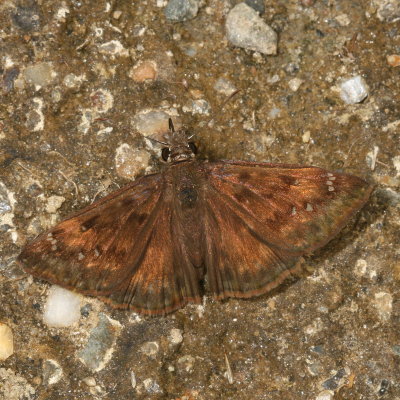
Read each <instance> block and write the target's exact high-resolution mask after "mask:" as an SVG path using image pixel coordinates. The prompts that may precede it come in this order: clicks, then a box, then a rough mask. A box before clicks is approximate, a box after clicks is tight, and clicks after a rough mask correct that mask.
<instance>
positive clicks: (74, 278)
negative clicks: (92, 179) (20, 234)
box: [19, 174, 200, 314]
mask: <svg viewBox="0 0 400 400" xmlns="http://www.w3.org/2000/svg"><path fill="white" fill-rule="evenodd" d="M171 213H172V211H171V207H170V204H169V200H168V196H166V195H165V182H164V179H163V175H162V174H155V175H148V176H145V177H143V178H140V179H138V180H136V181H135V182H132V183H131V184H129V185H127V186H125V187H124V188H122V189H121V190H119V191H116V192H113V193H111V194H110V195H108V196H106V197H104V198H103V199H101V200H99V201H97V202H96V203H94V204H92V205H90V206H88V207H86V208H84V209H82V210H81V211H79V212H78V213H76V214H74V215H73V216H71V217H70V218H67V219H66V220H64V221H62V222H60V223H59V224H58V225H56V226H55V227H53V228H52V229H50V230H49V231H47V232H44V233H42V234H41V235H39V236H38V237H37V238H36V239H35V240H33V241H32V242H31V243H29V244H28V245H27V246H26V247H25V248H24V249H23V251H22V253H21V255H20V256H19V261H20V262H21V263H22V264H23V265H24V269H25V270H26V271H27V272H29V273H30V274H32V275H33V276H36V277H38V278H41V279H44V280H46V281H49V282H51V283H54V284H57V285H60V286H62V287H65V288H67V289H71V290H77V291H79V292H81V293H83V294H88V295H94V296H100V297H102V298H103V299H104V300H105V301H109V302H111V303H112V304H113V305H115V306H117V307H121V308H131V309H134V310H136V311H138V312H141V313H143V314H165V313H167V312H170V311H173V310H175V309H177V308H180V307H181V306H183V305H184V304H186V303H187V302H188V301H191V300H193V301H197V302H198V301H200V298H199V296H198V293H197V292H196V293H195V292H194V291H195V290H196V286H195V285H193V284H192V285H191V286H190V285H188V281H189V280H190V279H191V277H187V271H188V270H189V269H188V268H186V266H185V265H183V264H184V263H185V259H184V258H180V257H179V252H180V251H181V250H180V249H179V248H178V246H177V244H176V243H175V242H174V240H173V238H172V231H171V229H170V225H171V219H172V215H171Z"/></svg>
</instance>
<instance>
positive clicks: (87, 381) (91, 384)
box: [82, 376, 96, 387]
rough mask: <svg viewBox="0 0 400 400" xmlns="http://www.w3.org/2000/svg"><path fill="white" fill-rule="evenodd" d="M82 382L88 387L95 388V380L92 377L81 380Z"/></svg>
mask: <svg viewBox="0 0 400 400" xmlns="http://www.w3.org/2000/svg"><path fill="white" fill-rule="evenodd" d="M82 382H83V383H84V384H85V385H86V386H88V387H95V386H96V379H94V378H93V376H88V377H86V378H84V379H83V380H82Z"/></svg>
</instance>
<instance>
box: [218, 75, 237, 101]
mask: <svg viewBox="0 0 400 400" xmlns="http://www.w3.org/2000/svg"><path fill="white" fill-rule="evenodd" d="M214 89H215V90H216V91H217V92H218V93H221V94H224V95H225V96H231V95H232V94H233V93H235V92H236V90H237V89H236V87H235V85H234V84H233V83H232V82H231V81H230V80H229V79H226V78H223V77H221V78H218V79H217V81H216V82H215V84H214Z"/></svg>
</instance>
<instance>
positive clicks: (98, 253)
mask: <svg viewBox="0 0 400 400" xmlns="http://www.w3.org/2000/svg"><path fill="white" fill-rule="evenodd" d="M99 255H100V251H99V249H98V248H97V247H95V248H94V256H95V257H98V256H99Z"/></svg>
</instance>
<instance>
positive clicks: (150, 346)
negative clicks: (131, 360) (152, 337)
mask: <svg viewBox="0 0 400 400" xmlns="http://www.w3.org/2000/svg"><path fill="white" fill-rule="evenodd" d="M159 349H160V346H159V345H158V343H157V342H146V343H144V344H142V346H141V347H140V351H141V352H142V353H143V354H146V356H149V357H152V356H155V355H156V354H157V353H158V350H159Z"/></svg>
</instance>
